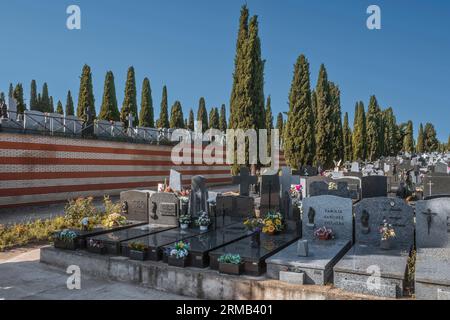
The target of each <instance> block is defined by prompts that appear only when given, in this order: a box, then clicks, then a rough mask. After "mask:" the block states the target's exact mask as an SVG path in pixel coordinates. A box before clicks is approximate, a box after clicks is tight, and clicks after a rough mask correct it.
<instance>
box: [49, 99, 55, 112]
mask: <svg viewBox="0 0 450 320" xmlns="http://www.w3.org/2000/svg"><path fill="white" fill-rule="evenodd" d="M47 112H49V113H54V112H55V106H54V104H53V97H52V96H50V104H49V107H48V111H47Z"/></svg>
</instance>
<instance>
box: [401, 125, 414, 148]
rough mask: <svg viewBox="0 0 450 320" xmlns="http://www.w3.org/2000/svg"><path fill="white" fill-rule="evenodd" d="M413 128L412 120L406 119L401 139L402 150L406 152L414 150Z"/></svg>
mask: <svg viewBox="0 0 450 320" xmlns="http://www.w3.org/2000/svg"><path fill="white" fill-rule="evenodd" d="M413 135H414V129H413V123H412V121H411V120H410V121H408V123H407V125H406V132H405V138H404V139H403V150H404V151H406V152H409V153H411V152H413V151H414V136H413Z"/></svg>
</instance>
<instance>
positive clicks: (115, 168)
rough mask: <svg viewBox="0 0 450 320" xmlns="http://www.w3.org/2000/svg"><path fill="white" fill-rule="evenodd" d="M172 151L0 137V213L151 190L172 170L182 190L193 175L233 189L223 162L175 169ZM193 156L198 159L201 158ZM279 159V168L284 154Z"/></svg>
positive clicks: (37, 137)
mask: <svg viewBox="0 0 450 320" xmlns="http://www.w3.org/2000/svg"><path fill="white" fill-rule="evenodd" d="M171 150H172V147H170V146H155V145H148V144H133V143H126V142H111V141H101V140H86V139H72V138H64V137H52V136H40V135H29V134H10V133H0V208H2V207H15V206H23V205H34V204H36V205H37V204H48V203H55V202H60V201H66V200H67V199H72V198H76V197H80V196H94V197H101V196H103V195H104V194H109V195H118V194H119V193H120V192H121V191H123V190H129V189H155V188H156V186H157V184H158V183H162V182H163V181H164V179H166V178H167V179H168V176H169V171H170V169H172V168H173V169H175V170H178V171H180V172H181V173H182V174H183V183H184V184H186V185H189V184H190V179H191V177H192V176H194V175H203V176H204V177H205V178H206V179H207V182H208V184H209V185H220V184H230V183H231V174H230V166H229V165H227V164H226V163H225V161H223V162H224V163H223V164H214V165H207V164H205V163H202V164H191V165H185V164H182V165H174V164H173V163H172V161H171ZM194 151H195V152H193V153H192V154H193V157H194V154H195V157H196V159H198V157H199V156H200V155H201V154H202V152H200V149H198V150H197V149H195V150H194ZM216 157H223V158H225V153H224V152H223V151H219V152H217V154H216ZM279 159H280V165H283V164H284V163H285V161H284V157H283V155H282V154H281V155H280V157H279ZM194 163H195V162H194Z"/></svg>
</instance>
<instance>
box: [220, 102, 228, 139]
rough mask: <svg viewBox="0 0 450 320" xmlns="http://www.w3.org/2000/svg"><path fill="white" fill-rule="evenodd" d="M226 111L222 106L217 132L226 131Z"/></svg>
mask: <svg viewBox="0 0 450 320" xmlns="http://www.w3.org/2000/svg"><path fill="white" fill-rule="evenodd" d="M227 126H228V125H227V111H226V107H225V105H224V104H222V107H221V108H220V116H219V130H220V131H222V132H225V131H226V130H227Z"/></svg>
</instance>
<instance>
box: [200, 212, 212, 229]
mask: <svg viewBox="0 0 450 320" xmlns="http://www.w3.org/2000/svg"><path fill="white" fill-rule="evenodd" d="M210 224H211V219H210V218H209V215H208V213H207V212H205V211H203V212H202V213H201V214H200V216H199V217H198V219H197V225H198V226H201V227H202V226H203V227H207V226H209V225H210Z"/></svg>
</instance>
